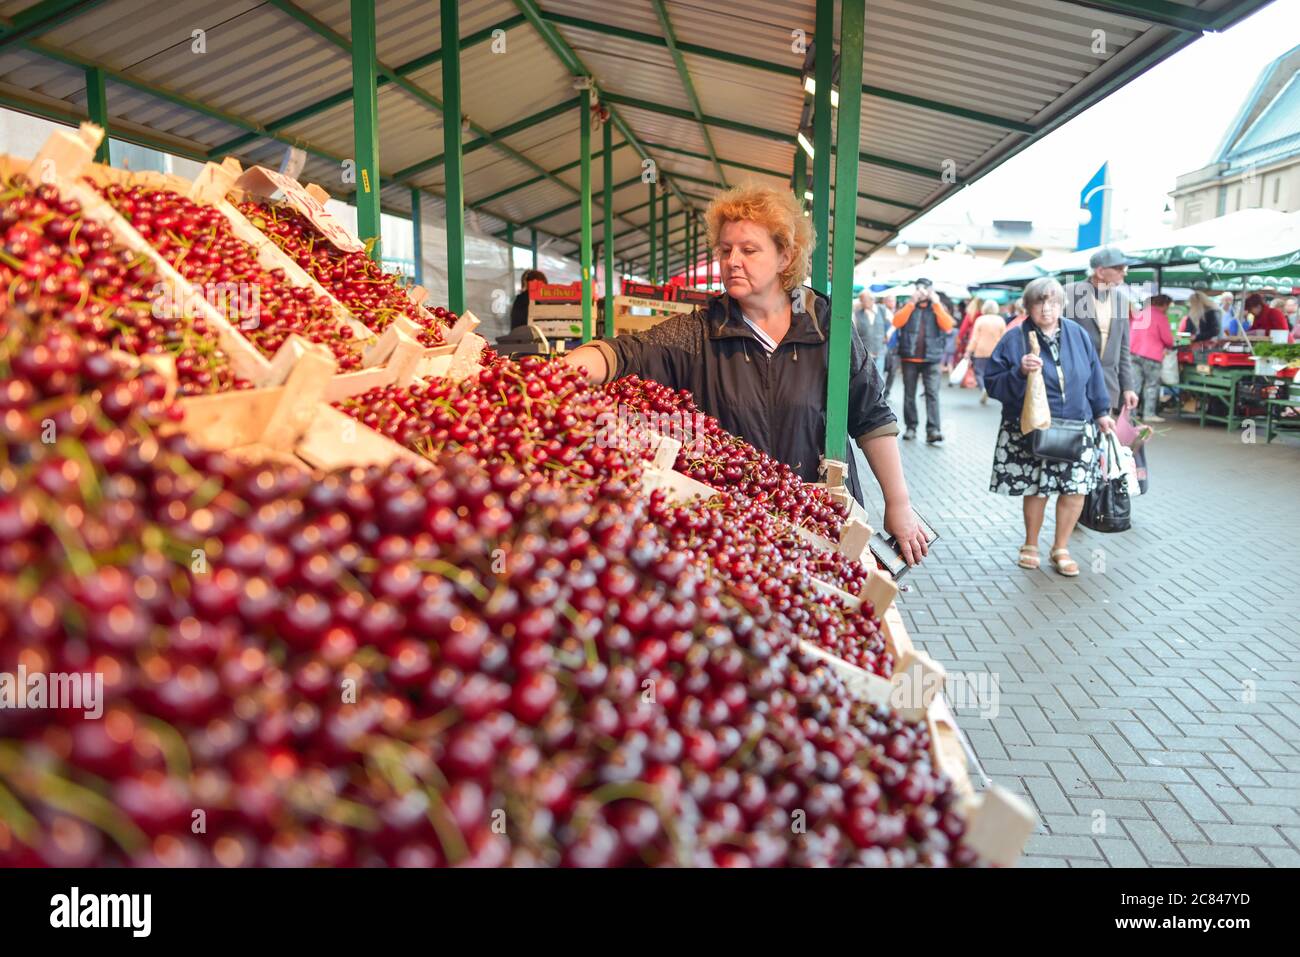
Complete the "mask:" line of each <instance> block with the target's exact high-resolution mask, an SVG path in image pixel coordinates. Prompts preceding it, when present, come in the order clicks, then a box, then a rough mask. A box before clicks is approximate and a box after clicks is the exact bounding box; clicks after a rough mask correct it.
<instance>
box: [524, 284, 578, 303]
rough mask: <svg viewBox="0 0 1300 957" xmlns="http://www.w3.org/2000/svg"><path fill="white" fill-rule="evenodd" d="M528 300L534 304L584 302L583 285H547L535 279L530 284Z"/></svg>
mask: <svg viewBox="0 0 1300 957" xmlns="http://www.w3.org/2000/svg"><path fill="white" fill-rule="evenodd" d="M528 298H529V299H530V300H532V301H533V302H542V303H571V302H579V303H580V302H582V283H580V282H571V283H568V284H567V285H566V284H564V283H554V282H552V283H546V282H541V281H540V280H537V279H534V280H532V281H531V282H529V283H528Z"/></svg>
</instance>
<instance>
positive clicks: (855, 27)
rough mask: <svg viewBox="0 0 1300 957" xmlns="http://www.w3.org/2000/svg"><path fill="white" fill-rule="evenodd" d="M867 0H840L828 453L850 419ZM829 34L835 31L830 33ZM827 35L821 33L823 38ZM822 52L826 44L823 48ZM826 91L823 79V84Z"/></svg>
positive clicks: (836, 450) (840, 449) (837, 449)
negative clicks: (850, 370)
mask: <svg viewBox="0 0 1300 957" xmlns="http://www.w3.org/2000/svg"><path fill="white" fill-rule="evenodd" d="M865 4H866V0H840V109H839V116H838V118H837V124H836V127H837V128H836V131H835V138H836V140H837V142H839V144H840V150H839V152H838V153H837V154H836V156H835V183H836V186H837V187H838V188H837V189H836V190H835V221H836V222H837V223H839V224H840V228H839V229H837V230H836V231H835V265H834V269H833V271H832V277H833V278H834V290H833V292H832V293H831V341H830V361H829V366H828V369H827V372H826V457H827V458H831V459H841V460H842V459H843V458H844V452H845V439H846V438H847V435H848V421H849V356H850V352H851V344H850V339H851V337H852V328H853V267H854V265H855V260H856V258H857V252H856V247H857V230H856V229H855V228H854V219H855V216H856V215H857V201H858V155H857V154H858V151H857V144H858V139H859V137H860V136H861V133H862V111H861V106H862V89H861V87H862V41H863V33H864V28H865V27H864V22H863V21H864V18H865V10H864V8H865ZM825 35H826V36H829V35H830V34H829V33H827V34H825ZM821 36H822V34H821V33H819V34H818V38H819V39H820V37H821ZM818 52H819V53H820V52H821V51H820V48H819V49H818ZM817 91H818V93H820V92H821V82H820V81H818V84H817Z"/></svg>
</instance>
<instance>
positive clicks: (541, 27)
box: [515, 0, 687, 206]
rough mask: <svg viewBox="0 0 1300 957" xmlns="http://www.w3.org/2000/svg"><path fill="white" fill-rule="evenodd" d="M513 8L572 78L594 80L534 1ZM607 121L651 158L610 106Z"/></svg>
mask: <svg viewBox="0 0 1300 957" xmlns="http://www.w3.org/2000/svg"><path fill="white" fill-rule="evenodd" d="M515 6H516V7H518V8H519V12H520V13H522V14H523V15H524V16H525V17H527V18H528V22H529V23H531V24H532V26H533V29H534V30H536V31H537V32H538V33H539V34H540V35H541V37H542V40H543V41H545V43H546V45H547V46H548V47H550V48H551V51H552V52H553V53H554V54H555V55H556V56H557V57H559V58H560V62H561V63H563V64H564V68H565V69H566V70H568V71H569V72H570V73H572V74H573V75H574V76H581V77H587V78H588V79H591V80H593V81H594V80H595V76H594V75H593V74H592V72H591V71H590V70H588V69H587V67H586V65H585V64H584V63H583V62H582V60H580V59H578V54H577V53H575V52H574V51H573V48H572V47H571V46H569V44H568V42H566V41H565V39H564V37H562V36H560V34H559V33H558V32H557V31H556V29H555V27H553V26H551V25H550V24H549V23H547V22H546V20H545V15H544V14H543V13H542V10H541V8H540V7H539V6H538V5H537V2H536V0H515ZM600 99H601V102H602V103H607V104H608V103H610V97H609V94H608V93H606V92H605V91H604V90H601V94H600ZM609 119H610V122H612V123H613V124H614V126H615V127H616V128H617V129H618V131H619V132H620V133H622V134H623V139H625V140H627V141H628V142H629V143H631V144H632V148H633V149H634V150H636V151H637V155H639V156H640V157H641V159H643V160H647V159H650V158H651V157H650V154H649V153H647V152H646V150H645V147H644V146H642V145H641V141H640V140H639V139H638V138H637V136H636V134H635V133H633V132H632V128H631V127H630V126H628V125H627V123H626V122H624V120H623V117H622V116H621V115H620V114H619V112H618V110H616V109H614V108H613V106H612V105H611V106H610V108H609ZM668 188H669V189H671V190H672V191H673V192H674V193H677V200H678V202H680V203H681V204H682V205H683V206H686V205H687V203H686V200H685V199H683V198H682V194H681V193H680V192H679V191H678V190H677V188H676V187H675V186H673V184H672V183H669V184H668Z"/></svg>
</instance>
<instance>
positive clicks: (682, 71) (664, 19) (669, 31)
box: [651, 0, 727, 187]
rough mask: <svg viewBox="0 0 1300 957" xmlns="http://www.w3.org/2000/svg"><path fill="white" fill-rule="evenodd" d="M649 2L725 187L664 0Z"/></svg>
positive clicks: (706, 146)
mask: <svg viewBox="0 0 1300 957" xmlns="http://www.w3.org/2000/svg"><path fill="white" fill-rule="evenodd" d="M651 2H652V3H653V4H654V8H655V15H656V16H657V17H658V18H659V26H660V27H662V28H663V31H664V41H665V42H666V43H667V44H668V52H669V53H671V54H672V55H673V63H675V64H676V65H677V75H678V76H679V77H680V78H681V81H682V88H683V89H684V90H685V91H686V99H687V100H689V101H690V104H691V112H692V113H694V114H695V121H696V122H697V123H699V124H700V133H701V134H702V135H703V136H704V148H705V149H707V150H708V151H709V158H710V159H711V160H713V168H714V169H715V170H716V171H717V173H718V179H720V180H721V181H722V185H723V186H724V187H726V186H727V174H726V173H724V172H723V171H722V164H721V163H719V162H718V151H717V150H716V149H714V147H713V137H711V136H710V135H709V128H708V126H706V125H705V123H704V110H703V109H702V108H701V106H700V98H699V96H697V95H696V93H695V82H694V81H693V80H692V79H691V71H690V70H688V69H687V68H686V59H685V58H684V57H683V56H682V52H681V50H679V49H678V48H677V34H676V33H675V32H674V31H673V22H672V19H671V18H670V17H669V16H668V8H667V7H666V6H664V0H651Z"/></svg>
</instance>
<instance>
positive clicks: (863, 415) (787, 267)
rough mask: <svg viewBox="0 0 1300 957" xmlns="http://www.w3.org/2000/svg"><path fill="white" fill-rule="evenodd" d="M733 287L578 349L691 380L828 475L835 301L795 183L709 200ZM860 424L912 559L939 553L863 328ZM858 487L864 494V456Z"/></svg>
mask: <svg viewBox="0 0 1300 957" xmlns="http://www.w3.org/2000/svg"><path fill="white" fill-rule="evenodd" d="M706 215H707V220H708V227H709V243H710V247H711V248H712V249H713V250H715V251H716V252H717V255H718V261H719V263H720V266H721V270H722V282H723V284H724V286H725V288H726V290H727V291H726V293H724V294H722V295H718V296H714V297H713V298H712V299H710V300H709V303H708V305H707V306H703V307H701V308H699V309H697V310H696V311H695V312H693V313H691V314H690V315H684V316H677V317H674V318H672V319H668V320H665V321H664V322H661V323H659V324H658V325H656V326H654V327H653V328H651V329H649V330H647V331H646V332H643V333H640V334H638V335H624V336H618V337H617V338H614V339H606V340H597V341H595V342H592V343H588V344H587V345H585V346H582V347H581V348H578V349H575V350H574V351H573V352H571V353H569V354H568V356H567V357H566V360H565V361H566V362H568V363H569V364H570V365H573V366H577V367H579V368H581V369H583V370H584V371H585V372H586V374H587V376H588V378H589V379H590V380H591V381H592V382H607V381H609V380H610V379H614V378H617V377H619V376H622V375H630V374H635V375H639V376H641V377H643V378H647V379H653V380H655V381H657V382H661V383H663V384H664V385H667V386H671V387H672V388H675V389H688V390H690V392H691V393H692V394H693V395H694V396H695V401H696V403H697V404H698V405H699V406H700V408H701V409H702V410H704V411H705V412H707V413H709V414H710V415H712V416H714V417H715V418H717V419H718V421H719V422H720V423H721V424H722V426H723V427H724V428H725V429H727V430H728V431H730V432H732V433H734V434H736V435H738V436H740V437H741V438H743V439H744V440H745V441H747V442H749V443H750V444H751V445H753V446H754V447H756V448H758V449H761V450H763V451H764V452H766V453H768V454H769V455H771V456H772V457H773V458H775V459H777V460H778V461H781V462H784V463H785V464H786V465H788V466H790V468H791V469H793V470H794V471H795V472H796V473H798V475H799V477H800V478H802V479H804V480H805V481H812V482H815V481H817V480H818V472H819V467H820V460H821V457H822V453H823V451H824V448H825V433H826V382H827V361H828V355H829V348H828V346H829V331H830V301H829V300H828V299H827V298H826V297H825V296H822V295H819V294H817V293H815V292H813V290H811V289H809V288H808V287H806V286H801V285H800V282H799V280H800V278H801V277H803V276H806V275H807V274H808V264H809V257H810V255H811V250H812V227H811V225H810V224H809V222H808V220H807V218H806V217H804V216H803V214H802V211H801V210H800V208H799V204H798V202H797V201H796V200H795V198H794V195H793V194H792V193H790V192H789V191H788V190H777V189H773V188H771V187H768V186H742V187H738V188H736V189H732V190H729V191H727V192H725V193H723V194H721V195H720V196H718V197H717V198H716V199H715V200H714V201H713V202H712V203H711V204H710V205H709V209H708V212H707V214H706ZM851 341H852V356H851V360H850V369H849V374H850V381H849V409H848V426H849V430H848V431H849V437H851V438H852V439H853V440H854V441H855V442H856V443H857V444H858V446H859V447H860V448H861V449H862V451H863V453H864V454H865V455H866V458H867V463H868V464H869V465H870V466H871V470H872V472H873V473H875V476H876V480H877V481H878V482H879V483H880V488H881V491H882V492H883V494H884V499H885V515H884V523H883V524H884V528H885V531H886V532H888V533H889V534H890V535H893V536H894V537H895V538H896V539H897V540H898V543H899V551H900V552H901V553H902V555H903V557H904V558H905V559H907V561H908V563H909V564H915V563H916V562H917V561H919V560H920V559H921V557H922V556H924V555H925V554H926V553H927V548H926V544H925V536H924V534H923V533H922V532H921V530H920V529H919V527H918V526H917V523H916V519H915V517H914V516H913V514H912V507H911V502H910V499H909V496H908V491H907V483H906V481H905V480H904V478H903V466H902V461H901V459H900V457H899V452H898V443H897V441H896V440H895V436H896V435H897V434H898V424H897V422H896V421H895V418H894V414H893V412H891V411H890V409H889V405H888V404H887V403H886V401H885V398H884V395H883V390H882V388H881V382H880V375H879V373H877V371H876V367H875V363H873V362H872V361H871V359H870V357H869V356H868V354H867V350H866V348H865V346H864V344H863V343H862V341H861V339H860V338H859V337H858V336H857V335H853V336H852V339H851ZM848 464H849V483H850V485H849V488H850V491H851V492H852V493H853V495H854V496H855V497H856V498H857V499H858V500H859V501H862V493H861V489H860V487H859V486H858V482H857V475H856V470H855V469H854V468H853V459H852V457H850V458H849V463H848Z"/></svg>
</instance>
